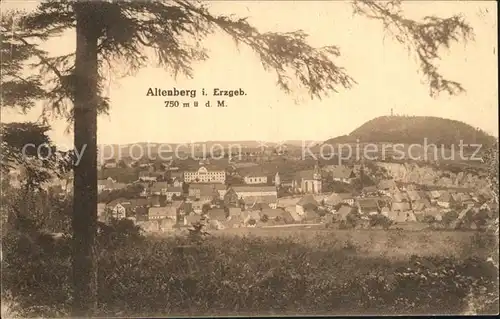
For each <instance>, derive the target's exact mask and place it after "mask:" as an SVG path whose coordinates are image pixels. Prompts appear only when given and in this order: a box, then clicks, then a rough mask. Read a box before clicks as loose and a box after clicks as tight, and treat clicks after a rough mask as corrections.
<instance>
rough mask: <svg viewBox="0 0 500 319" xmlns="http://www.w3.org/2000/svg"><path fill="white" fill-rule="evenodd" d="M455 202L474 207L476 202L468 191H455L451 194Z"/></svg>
mask: <svg viewBox="0 0 500 319" xmlns="http://www.w3.org/2000/svg"><path fill="white" fill-rule="evenodd" d="M451 198H452V200H453V202H455V203H457V204H459V205H460V206H466V207H473V206H474V205H475V203H476V201H474V199H473V198H472V196H470V195H469V194H467V193H454V194H451Z"/></svg>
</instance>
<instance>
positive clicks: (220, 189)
mask: <svg viewBox="0 0 500 319" xmlns="http://www.w3.org/2000/svg"><path fill="white" fill-rule="evenodd" d="M213 188H214V189H215V190H216V191H217V193H219V199H221V200H223V199H224V195H226V192H227V187H226V185H224V184H213Z"/></svg>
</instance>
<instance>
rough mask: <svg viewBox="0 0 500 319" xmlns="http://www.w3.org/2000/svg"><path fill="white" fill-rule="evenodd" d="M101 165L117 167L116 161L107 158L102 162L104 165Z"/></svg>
mask: <svg viewBox="0 0 500 319" xmlns="http://www.w3.org/2000/svg"><path fill="white" fill-rule="evenodd" d="M102 167H103V168H116V167H118V163H117V162H116V160H115V159H109V160H107V161H106V162H105V163H104V165H103V166H102Z"/></svg>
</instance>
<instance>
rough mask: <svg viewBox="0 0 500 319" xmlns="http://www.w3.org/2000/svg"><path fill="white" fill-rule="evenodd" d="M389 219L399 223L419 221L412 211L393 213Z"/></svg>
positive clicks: (390, 213)
mask: <svg viewBox="0 0 500 319" xmlns="http://www.w3.org/2000/svg"><path fill="white" fill-rule="evenodd" d="M388 217H389V219H391V220H393V221H395V222H397V223H404V222H414V221H417V217H416V216H415V214H414V213H413V212H412V211H391V212H389V216H388Z"/></svg>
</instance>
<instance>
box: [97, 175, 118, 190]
mask: <svg viewBox="0 0 500 319" xmlns="http://www.w3.org/2000/svg"><path fill="white" fill-rule="evenodd" d="M114 183H115V181H114V180H113V179H112V178H111V177H108V178H107V179H100V180H98V181H97V191H98V192H99V193H101V192H103V191H110V190H112V189H113V184H114Z"/></svg>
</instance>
